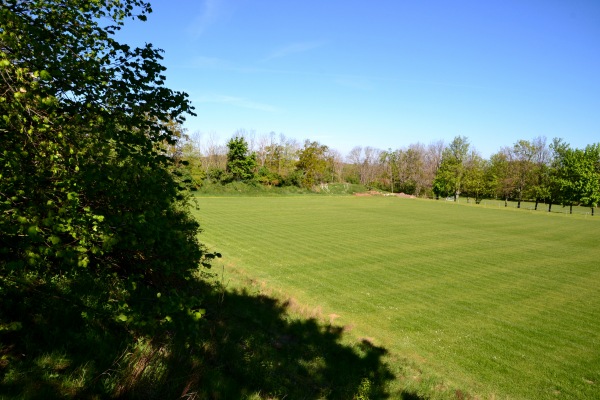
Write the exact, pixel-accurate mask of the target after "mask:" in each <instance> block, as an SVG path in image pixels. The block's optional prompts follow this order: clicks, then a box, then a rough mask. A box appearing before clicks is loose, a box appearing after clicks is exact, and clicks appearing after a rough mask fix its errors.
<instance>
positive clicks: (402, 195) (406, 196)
mask: <svg viewBox="0 0 600 400" xmlns="http://www.w3.org/2000/svg"><path fill="white" fill-rule="evenodd" d="M389 196H396V197H402V198H404V199H416V196H413V195H412V194H406V193H402V192H400V193H392V194H389Z"/></svg>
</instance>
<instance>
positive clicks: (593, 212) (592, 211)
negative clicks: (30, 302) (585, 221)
mask: <svg viewBox="0 0 600 400" xmlns="http://www.w3.org/2000/svg"><path fill="white" fill-rule="evenodd" d="M593 216H594V207H592V217H593Z"/></svg>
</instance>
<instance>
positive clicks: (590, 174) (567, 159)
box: [553, 140, 600, 213]
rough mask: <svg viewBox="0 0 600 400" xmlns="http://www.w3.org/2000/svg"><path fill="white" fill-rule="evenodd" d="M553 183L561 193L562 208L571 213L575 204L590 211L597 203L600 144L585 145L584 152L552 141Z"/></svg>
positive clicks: (599, 197) (599, 190)
mask: <svg viewBox="0 0 600 400" xmlns="http://www.w3.org/2000/svg"><path fill="white" fill-rule="evenodd" d="M553 149H554V151H555V154H556V156H555V164H554V165H555V175H554V179H555V184H556V186H557V187H558V190H559V192H560V200H561V203H562V204H563V206H567V205H568V206H569V212H570V213H573V205H574V204H582V205H585V206H588V207H591V208H592V213H593V209H594V208H595V207H597V205H598V202H599V201H600V175H599V174H598V168H599V165H600V145H597V144H596V145H588V146H587V147H586V148H585V149H583V150H582V149H573V148H571V147H570V146H569V145H567V144H565V143H563V142H561V141H558V140H555V141H554V143H553Z"/></svg>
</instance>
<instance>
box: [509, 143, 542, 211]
mask: <svg viewBox="0 0 600 400" xmlns="http://www.w3.org/2000/svg"><path fill="white" fill-rule="evenodd" d="M510 154H511V163H512V164H513V166H512V168H511V170H512V173H513V182H514V190H515V194H516V196H517V208H521V201H522V200H523V194H524V193H530V190H531V188H532V187H533V181H534V178H535V175H534V174H535V167H536V164H535V162H534V159H535V155H536V147H535V145H534V144H533V143H531V142H528V141H527V140H519V141H518V142H517V143H515V144H514V146H513V147H512V149H511V151H510Z"/></svg>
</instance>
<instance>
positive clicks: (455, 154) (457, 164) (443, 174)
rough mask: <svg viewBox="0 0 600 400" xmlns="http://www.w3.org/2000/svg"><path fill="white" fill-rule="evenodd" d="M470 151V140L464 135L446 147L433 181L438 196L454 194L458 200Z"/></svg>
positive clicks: (455, 199)
mask: <svg viewBox="0 0 600 400" xmlns="http://www.w3.org/2000/svg"><path fill="white" fill-rule="evenodd" d="M468 152H469V142H468V140H467V138H466V137H464V136H457V137H455V138H454V140H453V141H452V142H451V143H450V144H449V145H448V146H447V147H446V148H445V149H444V151H443V153H442V160H441V163H440V167H439V168H438V170H437V173H436V176H435V179H434V181H433V191H434V193H435V194H436V195H437V196H443V197H446V196H449V195H452V196H453V197H454V201H457V199H458V196H459V195H460V192H461V187H462V180H463V176H464V173H465V160H466V158H467V154H468Z"/></svg>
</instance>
